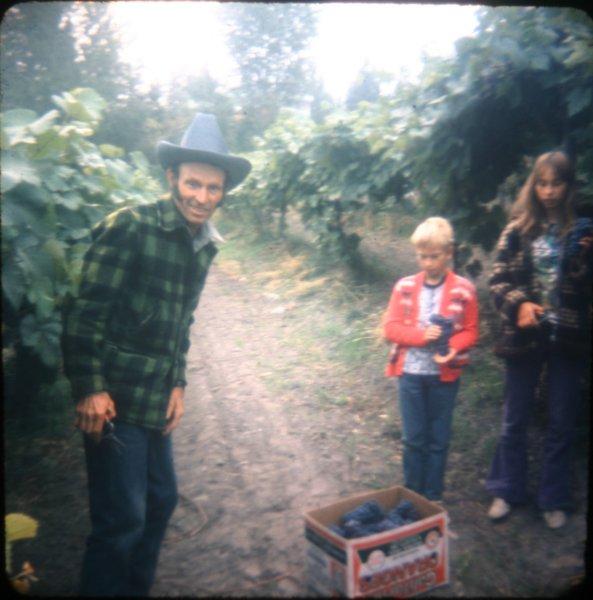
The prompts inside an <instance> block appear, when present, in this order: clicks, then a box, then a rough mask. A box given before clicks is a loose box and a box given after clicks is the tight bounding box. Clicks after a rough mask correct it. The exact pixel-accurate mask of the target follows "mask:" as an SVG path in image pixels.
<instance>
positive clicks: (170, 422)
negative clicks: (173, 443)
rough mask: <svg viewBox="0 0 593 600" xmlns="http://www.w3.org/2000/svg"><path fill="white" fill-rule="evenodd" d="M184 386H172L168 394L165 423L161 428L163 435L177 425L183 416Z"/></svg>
mask: <svg viewBox="0 0 593 600" xmlns="http://www.w3.org/2000/svg"><path fill="white" fill-rule="evenodd" d="M184 393H185V390H184V388H182V387H174V388H173V389H172V390H171V395H170V396H169V405H168V406H167V425H166V426H165V429H163V435H168V434H169V433H171V432H172V431H173V429H175V427H177V425H179V421H180V420H181V417H182V416H183V395H184Z"/></svg>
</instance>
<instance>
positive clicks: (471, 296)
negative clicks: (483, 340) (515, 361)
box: [383, 271, 478, 381]
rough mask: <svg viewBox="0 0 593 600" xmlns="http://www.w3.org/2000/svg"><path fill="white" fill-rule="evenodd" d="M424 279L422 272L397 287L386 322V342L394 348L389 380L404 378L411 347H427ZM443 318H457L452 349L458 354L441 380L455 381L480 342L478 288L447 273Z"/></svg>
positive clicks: (445, 367)
mask: <svg viewBox="0 0 593 600" xmlns="http://www.w3.org/2000/svg"><path fill="white" fill-rule="evenodd" d="M424 278H425V273H424V271H421V272H420V273H416V274H415V275H409V276H408V277H403V278H402V279H400V280H399V281H398V282H397V283H396V284H395V286H394V287H393V292H392V294H391V299H390V300H389V306H388V307H387V311H386V313H385V316H384V318H383V332H384V335H385V338H386V339H387V340H389V341H390V342H393V344H394V345H393V347H392V349H391V353H390V359H389V363H388V365H387V367H386V369H385V375H387V377H393V376H399V375H401V374H402V372H403V367H404V361H405V359H406V353H407V351H408V348H409V347H410V346H425V345H426V341H425V340H424V331H425V330H424V328H423V327H419V326H418V325H417V322H418V312H419V310H420V302H419V300H420V291H421V290H422V286H423V284H424ZM439 314H440V315H442V316H444V317H453V318H454V324H453V334H452V335H451V338H450V340H449V347H450V348H452V349H455V350H457V356H456V357H455V358H454V359H453V360H452V361H450V362H448V363H447V364H445V365H441V366H440V380H441V381H455V380H456V379H457V378H458V377H459V376H460V375H461V368H462V367H463V366H464V365H466V364H467V363H468V362H469V355H468V352H467V350H468V349H469V348H470V347H471V346H473V345H474V344H475V343H476V340H477V339H478V300H477V296H476V288H475V287H474V285H473V284H472V283H471V282H470V281H468V280H467V279H465V278H464V277H461V276H459V275H456V274H455V273H453V271H447V274H446V276H445V282H444V288H443V294H442V297H441V305H440V307H439Z"/></svg>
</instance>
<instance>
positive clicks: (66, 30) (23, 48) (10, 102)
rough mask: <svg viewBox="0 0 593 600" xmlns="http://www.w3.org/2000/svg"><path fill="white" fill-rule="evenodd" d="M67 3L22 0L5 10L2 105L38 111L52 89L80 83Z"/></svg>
mask: <svg viewBox="0 0 593 600" xmlns="http://www.w3.org/2000/svg"><path fill="white" fill-rule="evenodd" d="M72 6H73V4H72V3H71V2H24V3H21V4H17V5H15V6H12V7H11V8H10V9H9V10H8V11H6V13H5V15H4V18H3V19H2V24H1V29H0V32H1V33H0V43H1V45H2V53H1V56H0V65H1V75H2V77H1V88H0V89H1V92H2V108H3V110H8V109H11V108H16V107H17V106H22V105H26V106H27V107H28V108H30V109H32V110H35V111H38V112H41V111H42V110H45V108H46V107H47V106H48V104H49V103H50V98H51V95H52V94H55V93H58V92H59V91H60V90H65V89H70V88H72V87H74V86H75V85H79V83H80V78H79V72H78V70H77V68H76V63H75V59H76V51H75V49H74V43H73V33H72V30H73V25H72V22H71V21H70V20H69V17H68V14H69V11H70V10H71V9H72Z"/></svg>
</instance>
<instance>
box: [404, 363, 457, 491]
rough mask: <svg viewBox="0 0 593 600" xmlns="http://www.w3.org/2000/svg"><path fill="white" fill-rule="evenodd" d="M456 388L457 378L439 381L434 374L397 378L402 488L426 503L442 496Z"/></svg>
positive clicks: (405, 374)
mask: <svg viewBox="0 0 593 600" xmlns="http://www.w3.org/2000/svg"><path fill="white" fill-rule="evenodd" d="M458 389H459V379H458V380H457V381H452V382H443V381H440V379H439V376H438V375H412V374H408V373H404V374H403V375H402V376H401V377H400V378H399V407H400V414H401V417H402V424H403V444H404V481H405V486H406V487H407V488H409V489H411V490H414V491H415V492H418V493H419V494H422V495H423V496H425V497H426V498H428V499H429V500H440V499H441V497H442V494H443V487H444V484H443V480H444V477H445V466H446V464H447V452H448V450H449V440H450V438H451V422H452V420H453V409H454V407H455V397H456V396H457V390H458Z"/></svg>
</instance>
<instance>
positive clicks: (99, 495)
mask: <svg viewBox="0 0 593 600" xmlns="http://www.w3.org/2000/svg"><path fill="white" fill-rule="evenodd" d="M114 434H115V436H116V438H117V440H118V442H119V443H116V442H115V441H114V440H113V439H110V438H109V436H107V438H104V439H103V440H102V441H101V443H99V444H97V443H95V442H94V441H92V440H91V439H89V437H88V436H87V435H84V436H83V437H84V447H85V454H86V462H87V473H88V488H89V500H90V516H91V526H92V529H91V534H90V535H89V537H88V538H87V545H86V551H85V554H84V558H83V565H82V576H81V588H80V595H82V596H124V597H127V596H147V595H148V593H149V590H150V587H151V585H152V583H153V581H154V575H155V571H156V565H157V560H158V554H159V550H160V546H161V542H162V540H163V537H164V534H165V530H166V528H167V523H168V521H169V518H170V517H171V515H172V513H173V510H174V508H175V505H176V503H177V485H176V480H175V472H174V467H173V450H172V443H171V435H167V436H164V435H163V434H162V433H161V432H160V431H155V430H150V429H146V428H144V427H139V426H136V425H132V424H129V423H123V422H119V421H117V420H116V421H114Z"/></svg>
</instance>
